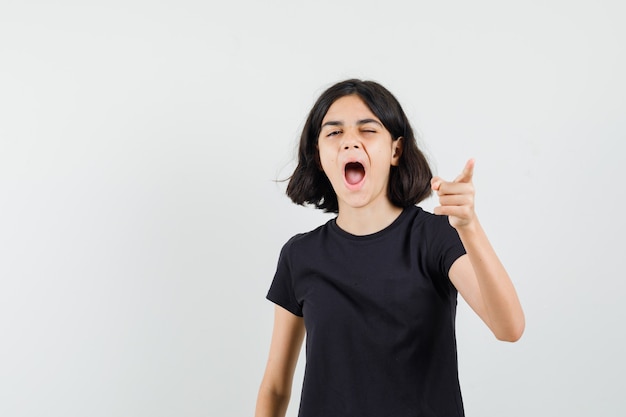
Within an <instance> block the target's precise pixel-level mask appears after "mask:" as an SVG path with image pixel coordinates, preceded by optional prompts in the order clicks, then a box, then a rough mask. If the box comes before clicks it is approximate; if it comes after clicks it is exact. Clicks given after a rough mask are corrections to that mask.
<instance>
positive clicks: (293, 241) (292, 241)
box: [282, 220, 334, 253]
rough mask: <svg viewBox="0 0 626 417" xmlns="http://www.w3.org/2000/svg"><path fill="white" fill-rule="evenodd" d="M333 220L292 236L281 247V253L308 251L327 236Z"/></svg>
mask: <svg viewBox="0 0 626 417" xmlns="http://www.w3.org/2000/svg"><path fill="white" fill-rule="evenodd" d="M332 221H334V220H329V221H328V222H327V223H325V224H323V225H321V226H318V227H316V228H315V229H313V230H310V231H308V232H302V233H297V234H295V235H293V236H292V237H291V238H289V240H287V242H285V244H284V245H283V249H282V252H283V253H292V252H294V251H295V252H299V251H302V250H308V249H309V248H311V247H314V246H316V245H318V244H319V242H320V240H323V239H325V238H326V236H327V235H328V229H329V227H330V223H331V222H332Z"/></svg>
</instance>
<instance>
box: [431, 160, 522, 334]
mask: <svg viewBox="0 0 626 417" xmlns="http://www.w3.org/2000/svg"><path fill="white" fill-rule="evenodd" d="M473 172H474V160H472V159H470V160H469V161H468V162H467V164H466V165H465V168H464V169H463V172H462V173H461V175H459V176H458V177H457V178H456V179H455V180H454V181H452V182H446V181H444V180H442V179H441V178H439V177H435V178H433V179H432V181H431V186H432V189H433V190H434V191H436V192H437V195H438V196H439V203H440V206H439V207H436V208H435V209H434V213H435V214H439V215H446V216H448V218H449V220H450V224H451V225H452V227H454V228H455V229H456V230H457V232H458V233H459V237H460V238H461V242H463V246H464V247H465V251H466V252H467V254H466V255H463V256H461V257H460V258H459V259H457V260H456V261H455V262H454V264H453V265H452V267H451V268H450V272H449V275H450V280H451V281H452V283H453V284H454V286H455V287H456V289H457V290H458V291H459V293H460V294H461V296H462V297H463V298H464V299H465V301H467V303H468V304H469V305H470V307H471V308H472V309H473V310H474V311H475V312H476V313H477V314H478V315H479V316H480V318H481V319H482V320H483V321H484V322H485V323H486V324H487V326H488V327H489V328H490V329H491V331H492V332H493V334H494V335H495V336H496V338H498V339H499V340H504V341H509V342H515V341H517V340H518V339H519V338H520V337H521V336H522V333H523V332H524V326H525V320H524V312H523V310H522V306H521V304H520V301H519V298H518V297H517V292H516V291H515V287H514V286H513V283H512V281H511V279H510V278H509V274H508V273H507V272H506V269H505V268H504V266H503V265H502V263H501V262H500V259H499V258H498V256H497V255H496V252H495V250H494V249H493V247H492V246H491V243H489V239H488V238H487V235H486V234H485V231H484V230H483V228H482V226H481V225H480V222H479V221H478V217H477V216H476V213H475V211H474V186H473V184H472V176H473Z"/></svg>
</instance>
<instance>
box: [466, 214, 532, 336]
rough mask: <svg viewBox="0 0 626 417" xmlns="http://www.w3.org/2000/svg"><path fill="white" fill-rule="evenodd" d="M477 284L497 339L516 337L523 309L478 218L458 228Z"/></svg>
mask: <svg viewBox="0 0 626 417" xmlns="http://www.w3.org/2000/svg"><path fill="white" fill-rule="evenodd" d="M457 231H458V233H459V236H460V238H461V241H462V242H463V245H464V247H465V250H466V252H467V255H468V257H469V260H470V263H471V264H472V268H473V270H474V273H475V274H476V280H477V281H478V286H479V288H480V294H481V299H482V304H483V308H484V310H485V315H486V318H487V324H488V326H489V328H490V329H491V331H492V332H493V333H494V335H495V336H496V337H497V338H498V339H500V340H506V341H516V340H518V339H519V338H520V337H521V335H522V333H523V331H524V326H525V320H524V312H523V310H522V306H521V304H520V301H519V298H518V296H517V292H516V291H515V287H514V286H513V283H512V281H511V279H510V278H509V275H508V273H507V271H506V269H505V268H504V266H503V265H502V263H501V262H500V259H499V258H498V256H497V254H496V252H495V251H494V249H493V247H492V246H491V243H490V242H489V239H488V238H487V235H486V234H485V232H484V230H483V228H482V226H481V225H480V222H479V221H478V219H477V218H474V221H472V222H471V223H470V224H468V225H466V226H464V227H459V228H458V229H457Z"/></svg>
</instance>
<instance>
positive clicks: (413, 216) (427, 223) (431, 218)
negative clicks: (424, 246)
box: [407, 206, 454, 234]
mask: <svg viewBox="0 0 626 417" xmlns="http://www.w3.org/2000/svg"><path fill="white" fill-rule="evenodd" d="M407 210H408V216H407V217H408V221H409V222H410V225H411V228H412V229H413V230H415V229H418V230H420V231H422V233H427V234H430V233H435V234H437V233H440V232H442V231H449V230H450V229H453V230H454V228H453V227H452V226H450V222H449V221H448V216H440V215H437V214H433V213H431V212H428V211H426V210H424V209H423V208H421V207H419V206H413V207H409V208H408V209H407Z"/></svg>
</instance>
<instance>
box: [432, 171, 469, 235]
mask: <svg viewBox="0 0 626 417" xmlns="http://www.w3.org/2000/svg"><path fill="white" fill-rule="evenodd" d="M473 175H474V159H470V160H469V161H467V163H466V164H465V168H463V172H461V174H459V176H457V177H456V178H455V179H454V181H452V182H448V181H444V180H443V179H442V178H440V177H434V178H433V179H432V180H430V186H431V188H432V189H433V190H434V191H435V192H437V195H438V196H439V204H440V205H439V206H438V207H435V209H434V213H435V214H439V215H444V216H448V218H449V220H450V225H452V227H454V228H455V229H457V230H458V229H459V228H465V227H467V226H469V225H471V224H472V222H474V221H475V219H476V213H475V212H474V184H473V183H472V176H473Z"/></svg>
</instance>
